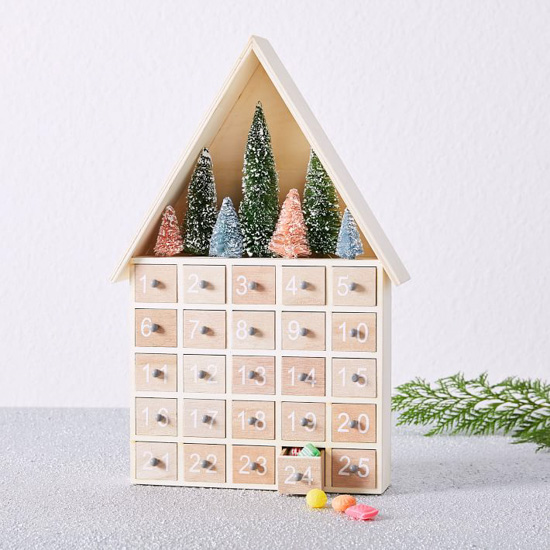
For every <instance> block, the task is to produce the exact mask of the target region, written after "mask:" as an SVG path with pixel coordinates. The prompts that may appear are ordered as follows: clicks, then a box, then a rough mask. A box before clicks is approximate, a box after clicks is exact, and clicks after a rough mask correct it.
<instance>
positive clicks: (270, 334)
mask: <svg viewBox="0 0 550 550" xmlns="http://www.w3.org/2000/svg"><path fill="white" fill-rule="evenodd" d="M232 334H233V348H234V349H275V312H273V311H233V331H232Z"/></svg>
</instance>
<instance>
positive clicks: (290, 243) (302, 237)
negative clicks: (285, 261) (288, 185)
mask: <svg viewBox="0 0 550 550" xmlns="http://www.w3.org/2000/svg"><path fill="white" fill-rule="evenodd" d="M269 250H271V252H274V253H275V254H277V255H278V256H282V257H283V258H298V257H303V256H310V255H311V250H310V249H309V245H308V242H307V228H306V224H305V222H304V215H303V213H302V205H301V203H300V194H299V193H298V190H297V189H291V190H290V191H289V192H288V195H287V196H286V199H285V202H284V203H283V206H282V208H281V214H280V216H279V220H278V221H277V227H276V228H275V232H274V233H273V236H272V237H271V241H270V243H269Z"/></svg>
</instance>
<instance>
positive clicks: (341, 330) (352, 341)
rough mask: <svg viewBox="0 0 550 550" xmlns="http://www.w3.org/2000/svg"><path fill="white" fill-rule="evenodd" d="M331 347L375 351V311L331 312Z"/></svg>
mask: <svg viewBox="0 0 550 550" xmlns="http://www.w3.org/2000/svg"><path fill="white" fill-rule="evenodd" d="M332 349H333V350H335V351H371V352H374V351H376V313H333V314H332Z"/></svg>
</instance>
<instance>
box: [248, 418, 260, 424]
mask: <svg viewBox="0 0 550 550" xmlns="http://www.w3.org/2000/svg"><path fill="white" fill-rule="evenodd" d="M257 421H258V419H257V418H254V417H253V416H251V417H250V418H249V419H248V423H249V424H250V426H254V424H256V422H257Z"/></svg>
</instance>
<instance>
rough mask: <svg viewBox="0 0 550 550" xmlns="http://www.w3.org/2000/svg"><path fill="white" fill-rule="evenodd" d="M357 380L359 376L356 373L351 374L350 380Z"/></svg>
mask: <svg viewBox="0 0 550 550" xmlns="http://www.w3.org/2000/svg"><path fill="white" fill-rule="evenodd" d="M359 380H360V376H359V375H358V374H357V373H355V374H352V375H351V381H352V382H359Z"/></svg>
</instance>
